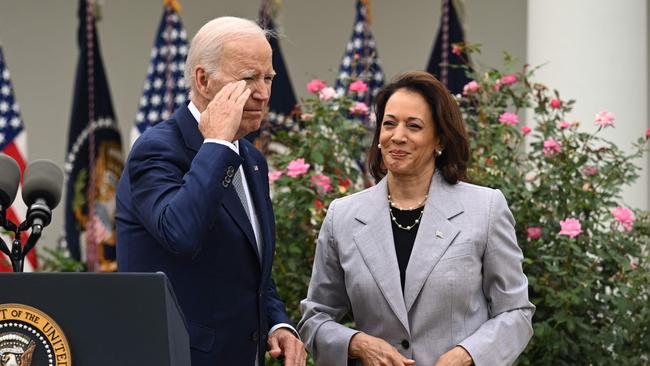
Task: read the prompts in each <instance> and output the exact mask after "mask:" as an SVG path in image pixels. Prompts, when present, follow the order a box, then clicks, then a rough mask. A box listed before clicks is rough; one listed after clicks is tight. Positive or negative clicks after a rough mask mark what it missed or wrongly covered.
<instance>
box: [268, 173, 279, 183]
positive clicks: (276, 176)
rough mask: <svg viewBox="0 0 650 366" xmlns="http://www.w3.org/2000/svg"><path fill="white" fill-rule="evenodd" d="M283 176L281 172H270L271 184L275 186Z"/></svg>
mask: <svg viewBox="0 0 650 366" xmlns="http://www.w3.org/2000/svg"><path fill="white" fill-rule="evenodd" d="M281 176H282V172H281V171H275V172H269V184H273V182H275V181H276V180H278V178H280V177H281Z"/></svg>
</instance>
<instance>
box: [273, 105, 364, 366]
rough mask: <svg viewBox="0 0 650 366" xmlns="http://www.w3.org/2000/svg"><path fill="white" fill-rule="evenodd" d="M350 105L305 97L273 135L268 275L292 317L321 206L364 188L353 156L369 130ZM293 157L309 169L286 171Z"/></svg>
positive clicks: (309, 263) (304, 286)
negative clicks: (290, 122)
mask: <svg viewBox="0 0 650 366" xmlns="http://www.w3.org/2000/svg"><path fill="white" fill-rule="evenodd" d="M353 105H354V103H353V101H352V100H350V99H349V98H347V97H335V98H333V99H329V100H320V99H318V98H317V97H313V98H310V99H307V100H306V101H303V103H302V107H301V108H302V112H303V113H302V115H301V118H300V121H299V122H298V124H296V125H295V126H294V128H293V129H291V130H289V131H280V132H278V133H277V134H276V135H275V136H274V139H273V141H274V144H275V145H277V144H279V145H280V146H282V147H281V148H280V149H279V150H286V151H283V152H282V153H274V154H272V155H270V157H269V164H270V170H271V174H273V172H274V171H275V172H282V175H281V176H280V177H279V178H278V179H277V180H275V181H274V182H272V183H271V190H272V200H273V207H274V210H275V217H276V231H277V235H276V237H277V246H276V255H275V260H274V264H273V276H274V279H275V281H276V283H278V292H279V294H280V297H281V298H282V299H283V300H284V301H285V304H286V306H287V311H288V313H289V316H290V317H291V319H293V320H296V321H297V320H298V319H300V309H299V306H300V300H302V299H304V298H305V297H306V296H307V287H308V285H309V279H310V277H311V269H312V263H313V259H314V252H315V246H316V239H317V237H318V231H319V230H320V226H321V223H322V222H323V219H324V218H325V212H326V207H327V206H328V205H329V204H330V202H332V200H334V199H335V198H338V197H342V196H345V195H347V194H349V193H352V192H355V191H358V190H360V189H362V188H363V183H362V181H363V179H362V173H361V172H360V170H359V164H360V163H359V161H358V160H357V159H359V157H360V156H362V147H363V145H364V140H365V139H366V138H367V136H368V132H367V130H366V128H365V127H363V124H362V123H360V119H359V118H360V116H359V117H356V116H353V115H351V114H350V113H349V109H350V108H351V107H352V106H353ZM297 159H304V163H305V164H309V169H308V170H307V171H306V172H305V173H304V174H300V175H298V176H295V177H291V176H289V175H288V174H289V173H290V172H291V171H292V169H290V168H291V167H292V165H291V162H292V161H294V162H295V161H296V160H297ZM294 164H295V163H294ZM288 167H289V169H288ZM276 174H279V173H276ZM322 176H326V177H327V178H323V177H322ZM328 180H329V183H328ZM318 182H320V186H319V184H317V183H318ZM328 185H329V187H327V186H328ZM275 362H277V361H275ZM310 362H311V361H310ZM274 364H279V363H274Z"/></svg>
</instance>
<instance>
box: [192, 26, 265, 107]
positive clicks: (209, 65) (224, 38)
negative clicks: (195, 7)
mask: <svg viewBox="0 0 650 366" xmlns="http://www.w3.org/2000/svg"><path fill="white" fill-rule="evenodd" d="M255 35H259V36H261V37H265V38H268V37H271V36H272V34H271V32H270V31H269V30H267V29H262V28H260V26H259V25H257V23H255V22H254V21H252V20H249V19H244V18H237V17H219V18H216V19H212V20H211V21H209V22H207V23H206V24H205V25H203V26H202V27H201V29H199V31H198V32H196V35H195V36H194V38H192V43H190V49H189V51H188V52H187V59H186V61H185V82H186V83H187V85H188V86H189V87H190V98H192V94H193V93H194V89H195V87H196V80H194V68H195V67H196V66H197V65H202V66H203V67H205V69H206V71H207V72H208V75H213V74H214V73H216V72H217V71H218V70H217V69H218V67H219V62H220V57H221V51H222V49H223V45H224V44H225V43H226V42H229V41H232V40H236V39H237V38H242V37H246V36H255Z"/></svg>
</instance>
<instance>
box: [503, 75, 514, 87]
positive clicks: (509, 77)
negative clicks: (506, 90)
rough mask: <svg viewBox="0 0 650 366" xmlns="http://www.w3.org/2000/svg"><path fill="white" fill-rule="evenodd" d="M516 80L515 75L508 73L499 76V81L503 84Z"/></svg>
mask: <svg viewBox="0 0 650 366" xmlns="http://www.w3.org/2000/svg"><path fill="white" fill-rule="evenodd" d="M516 82H517V75H515V74H510V75H506V76H504V77H502V78H501V83H502V84H503V85H508V84H514V83H516Z"/></svg>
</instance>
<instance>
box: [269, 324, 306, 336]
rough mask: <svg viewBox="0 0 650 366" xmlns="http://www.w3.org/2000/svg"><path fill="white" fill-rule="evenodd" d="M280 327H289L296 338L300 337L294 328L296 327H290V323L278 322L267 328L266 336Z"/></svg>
mask: <svg viewBox="0 0 650 366" xmlns="http://www.w3.org/2000/svg"><path fill="white" fill-rule="evenodd" d="M280 328H287V329H289V330H290V331H291V332H292V333H293V335H294V336H296V338H298V339H300V334H298V331H297V330H296V328H294V327H292V326H291V324H287V323H278V324H276V325H274V326H273V328H271V330H269V334H268V336H269V337H270V336H271V334H273V332H275V331H276V330H278V329H280ZM301 340H302V339H301Z"/></svg>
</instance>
